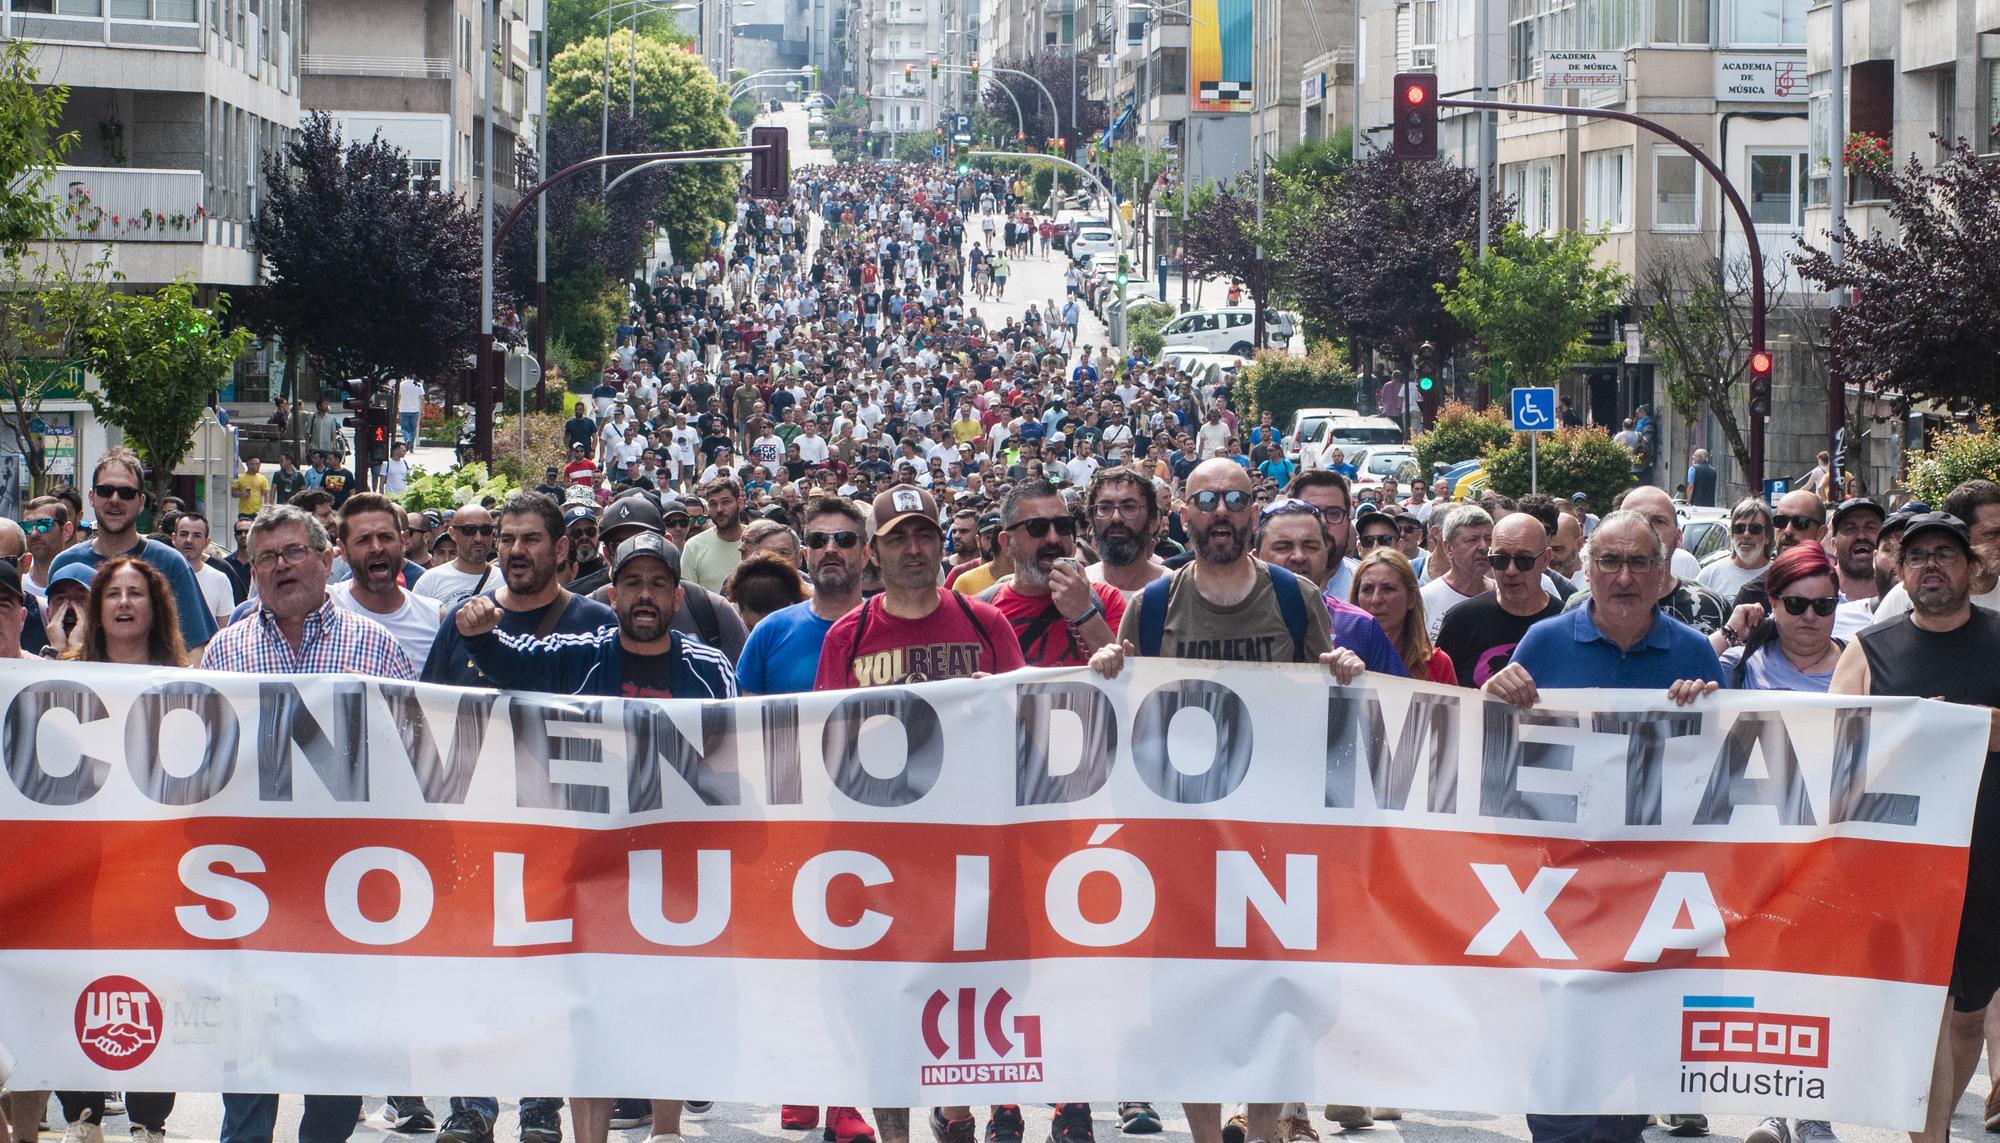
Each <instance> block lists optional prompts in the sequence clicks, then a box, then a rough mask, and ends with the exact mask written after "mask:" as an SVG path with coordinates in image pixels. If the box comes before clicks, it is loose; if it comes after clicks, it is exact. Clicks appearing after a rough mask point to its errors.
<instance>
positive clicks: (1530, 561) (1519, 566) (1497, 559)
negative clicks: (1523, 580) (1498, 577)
mask: <svg viewBox="0 0 2000 1143" xmlns="http://www.w3.org/2000/svg"><path fill="white" fill-rule="evenodd" d="M1547 550H1548V549H1547V548H1543V549H1542V551H1544V552H1545V551H1547ZM1486 558H1487V559H1488V560H1491V561H1492V563H1493V570H1494V571H1506V570H1507V565H1508V564H1509V563H1511V564H1513V565H1514V570H1515V571H1527V570H1528V569H1530V568H1532V567H1534V566H1535V561H1536V560H1539V559H1541V558H1542V552H1488V553H1486Z"/></svg>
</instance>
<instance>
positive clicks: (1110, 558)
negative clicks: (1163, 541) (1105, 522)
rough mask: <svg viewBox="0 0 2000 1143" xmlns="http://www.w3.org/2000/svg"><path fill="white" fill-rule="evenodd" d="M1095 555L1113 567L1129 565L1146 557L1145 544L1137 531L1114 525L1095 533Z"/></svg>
mask: <svg viewBox="0 0 2000 1143" xmlns="http://www.w3.org/2000/svg"><path fill="white" fill-rule="evenodd" d="M1097 556H1098V558H1099V559H1101V560H1103V561H1104V562H1105V563H1106V564H1109V565H1110V566H1112V567H1115V568H1124V567H1131V566H1132V565H1133V564H1136V563H1138V562H1139V561H1140V560H1142V559H1145V558H1146V544H1145V542H1144V541H1143V540H1141V539H1140V537H1139V533H1137V532H1135V531H1133V530H1132V529H1130V528H1127V527H1124V526H1122V525H1115V526H1113V527H1111V528H1106V529H1104V530H1103V531H1101V532H1099V533H1098V534H1097Z"/></svg>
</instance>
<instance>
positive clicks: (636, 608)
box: [457, 532, 736, 698]
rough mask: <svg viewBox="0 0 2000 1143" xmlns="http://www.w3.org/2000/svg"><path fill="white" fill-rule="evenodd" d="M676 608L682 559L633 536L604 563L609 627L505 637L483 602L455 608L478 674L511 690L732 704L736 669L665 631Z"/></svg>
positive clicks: (663, 543) (658, 539) (659, 541)
mask: <svg viewBox="0 0 2000 1143" xmlns="http://www.w3.org/2000/svg"><path fill="white" fill-rule="evenodd" d="M680 604H681V553H680V549H678V548H676V547H674V546H673V545H672V544H670V543H668V542H667V539H666V537H665V536H662V535H660V534H659V533H658V532H640V533H639V534H638V535H635V536H633V537H631V538H630V539H628V540H625V541H624V542H623V543H620V544H619V545H618V548H617V550H616V551H615V552H614V553H613V554H612V558H611V605H612V608H613V610H614V611H615V612H616V613H617V622H615V623H610V624H606V625H604V626H601V627H599V628H598V629H597V630H596V631H595V632H592V633H591V634H589V635H587V636H583V637H581V638H579V637H577V636H573V635H572V636H568V637H565V638H559V639H558V638H538V637H535V636H533V635H525V636H524V635H506V634H502V633H500V632H499V631H497V630H496V628H498V626H499V624H500V609H499V607H498V606H497V605H496V604H494V603H493V601H492V600H491V599H490V598H488V597H486V596H474V597H473V598H472V599H469V600H467V601H466V603H465V605H464V606H463V607H461V608H459V611H458V618H457V627H458V632H459V634H460V635H462V636H464V638H465V641H466V644H467V645H468V646H469V647H470V648H471V649H472V658H473V661H474V662H475V663H477V664H478V665H479V669H480V670H481V671H484V672H485V673H486V674H487V675H488V676H489V677H491V678H493V679H494V680H495V681H496V682H498V683H499V684H500V685H501V686H502V687H505V688H507V689H509V690H531V691H545V692H548V693H551V694H587V695H609V696H614V697H624V698H734V697H735V696H736V671H735V670H734V669H733V668H732V667H731V666H730V665H729V660H728V659H727V658H726V657H724V656H723V654H722V652H721V651H719V650H717V649H716V648H714V647H711V646H709V645H708V644H706V643H703V642H702V641H701V640H699V639H695V638H693V637H691V636H687V635H682V634H681V633H680V632H678V631H675V630H674V629H673V622H674V613H675V612H676V611H678V610H679V608H680Z"/></svg>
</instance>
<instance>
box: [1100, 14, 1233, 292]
mask: <svg viewBox="0 0 2000 1143" xmlns="http://www.w3.org/2000/svg"><path fill="white" fill-rule="evenodd" d="M1132 7H1134V8H1137V9H1140V10H1141V11H1143V12H1147V13H1149V15H1148V16H1147V17H1146V20H1147V22H1148V23H1151V22H1152V20H1153V18H1154V16H1156V15H1158V14H1159V13H1161V12H1165V13H1167V14H1168V15H1170V16H1181V17H1184V18H1185V19H1186V20H1187V22H1188V26H1189V29H1190V34H1189V36H1188V46H1187V47H1186V48H1184V49H1183V50H1182V51H1181V62H1182V63H1183V64H1184V65H1185V67H1186V70H1185V71H1184V72H1183V78H1182V81H1181V95H1182V97H1183V98H1185V99H1186V100H1187V101H1188V103H1187V113H1186V114H1185V115H1183V116H1181V145H1180V153H1179V154H1178V155H1177V156H1176V157H1175V158H1176V161H1177V162H1178V163H1179V164H1180V168H1181V172H1180V187H1179V190H1180V204H1179V205H1180V219H1181V220H1180V226H1179V227H1178V228H1177V229H1176V230H1175V233H1174V237H1175V239H1176V240H1177V244H1178V245H1179V246H1180V247H1181V250H1180V254H1181V312H1182V313H1186V312H1187V310H1188V275H1187V249H1186V247H1187V202H1188V185H1189V184H1188V170H1187V159H1188V151H1189V150H1191V149H1192V147H1191V144H1192V143H1193V142H1194V139H1193V136H1194V42H1193V41H1194V36H1193V34H1192V29H1193V26H1194V25H1196V24H1200V25H1202V26H1203V27H1207V26H1208V22H1207V21H1206V20H1202V19H1199V18H1197V17H1196V16H1195V14H1194V11H1193V5H1192V4H1191V3H1190V4H1189V5H1188V6H1186V7H1175V6H1174V5H1172V4H1168V3H1164V2H1162V0H1132ZM1251 38H1252V39H1253V40H1254V39H1255V36H1252V37H1251ZM1253 50H1254V49H1253ZM1251 74H1252V78H1253V79H1254V78H1255V74H1256V73H1255V72H1254V71H1253V72H1252V73H1251ZM1253 90H1254V89H1253ZM1259 145H1260V146H1261V140H1260V142H1259ZM1259 203H1260V205H1261V203H1262V199H1261V198H1260V199H1259ZM1160 300H1161V301H1165V300H1166V299H1165V298H1162V299H1160Z"/></svg>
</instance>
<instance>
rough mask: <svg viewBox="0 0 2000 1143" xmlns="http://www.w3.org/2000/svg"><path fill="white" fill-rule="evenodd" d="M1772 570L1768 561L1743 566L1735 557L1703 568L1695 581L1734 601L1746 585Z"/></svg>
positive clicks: (1727, 600)
mask: <svg viewBox="0 0 2000 1143" xmlns="http://www.w3.org/2000/svg"><path fill="white" fill-rule="evenodd" d="M1770 570H1771V565H1770V564H1769V563H1768V562H1766V563H1765V564H1764V566H1763V567H1760V568H1743V567H1739V566H1737V563H1736V561H1735V559H1733V558H1731V559H1726V560H1717V561H1715V562H1714V563H1712V564H1710V565H1708V566H1707V567H1705V568H1703V569H1701V574H1700V575H1697V576H1695V577H1694V581H1695V582H1696V583H1698V584H1700V585H1701V586H1703V587H1705V588H1707V589H1708V590H1710V591H1712V592H1714V593H1715V594H1717V595H1719V596H1721V597H1722V598H1723V600H1724V601H1725V602H1733V601H1734V600H1735V599H1736V593H1737V592H1739V591H1742V590H1743V588H1744V586H1745V585H1747V584H1751V583H1755V582H1756V581H1758V580H1760V579H1763V578H1764V573H1765V572H1767V571H1770Z"/></svg>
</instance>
